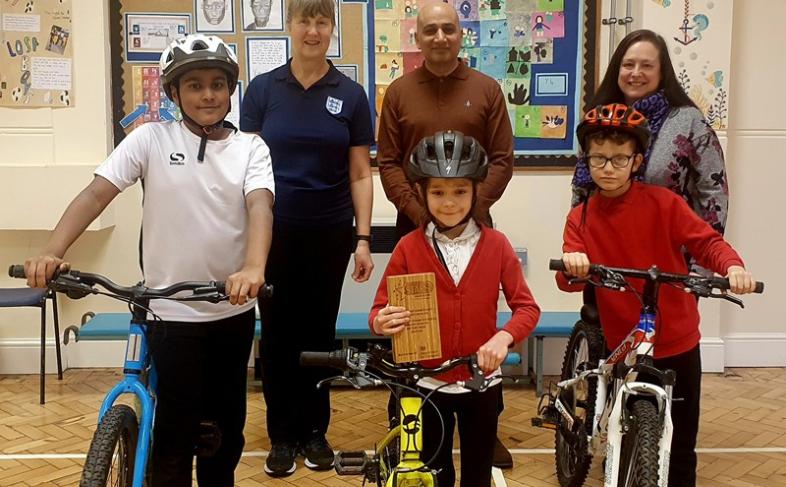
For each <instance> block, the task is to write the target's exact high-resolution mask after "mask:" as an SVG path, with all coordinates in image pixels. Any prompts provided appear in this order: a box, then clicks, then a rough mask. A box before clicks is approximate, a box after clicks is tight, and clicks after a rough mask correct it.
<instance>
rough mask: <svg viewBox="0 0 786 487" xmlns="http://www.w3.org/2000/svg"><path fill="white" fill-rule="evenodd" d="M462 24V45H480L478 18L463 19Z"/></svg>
mask: <svg viewBox="0 0 786 487" xmlns="http://www.w3.org/2000/svg"><path fill="white" fill-rule="evenodd" d="M459 24H460V25H461V32H462V36H461V47H480V25H481V23H480V22H479V21H477V20H462V21H460V22H459Z"/></svg>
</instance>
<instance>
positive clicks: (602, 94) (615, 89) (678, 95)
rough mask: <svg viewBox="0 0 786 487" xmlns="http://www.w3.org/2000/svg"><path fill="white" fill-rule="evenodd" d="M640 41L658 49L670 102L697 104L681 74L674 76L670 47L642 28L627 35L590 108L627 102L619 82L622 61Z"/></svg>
mask: <svg viewBox="0 0 786 487" xmlns="http://www.w3.org/2000/svg"><path fill="white" fill-rule="evenodd" d="M637 42H649V43H650V44H652V45H653V46H655V48H656V49H657V50H658V59H659V61H660V75H661V79H660V83H659V84H658V89H662V90H663V92H664V94H665V95H666V99H667V100H668V101H669V104H670V105H671V106H672V107H683V106H692V107H696V104H695V103H694V102H693V100H691V99H690V97H689V96H688V95H687V94H686V93H685V90H683V89H682V85H680V82H679V81H678V80H677V75H676V74H675V73H674V66H673V65H672V64H671V57H670V56H669V47H668V46H667V45H666V41H665V40H664V39H663V37H661V36H660V35H659V34H657V33H655V32H653V31H651V30H648V29H639V30H634V31H633V32H631V33H630V34H628V35H626V36H625V38H624V39H622V41H620V43H619V45H618V46H617V49H616V50H615V51H614V54H613V55H612V56H611V59H610V60H609V67H608V68H607V69H606V75H605V76H604V77H603V81H601V83H600V86H599V87H598V90H597V91H596V92H595V96H594V97H593V99H592V100H591V101H590V103H589V107H595V106H598V105H606V104H608V103H624V102H625V95H624V94H623V93H622V90H621V89H620V87H619V82H618V81H617V80H618V78H619V74H620V67H621V66H622V58H623V57H625V53H626V52H628V49H629V48H630V46H632V45H633V44H635V43H637Z"/></svg>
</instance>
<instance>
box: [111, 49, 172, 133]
mask: <svg viewBox="0 0 786 487" xmlns="http://www.w3.org/2000/svg"><path fill="white" fill-rule="evenodd" d="M131 76H132V89H133V109H132V110H131V111H130V112H129V113H127V114H125V116H124V117H123V118H122V119H121V120H120V126H121V127H123V128H124V129H128V127H131V130H133V129H135V128H136V127H138V126H140V125H142V124H143V123H147V122H158V121H165V120H180V110H179V109H178V107H177V105H176V104H175V103H174V102H173V101H172V100H170V99H169V98H167V96H166V93H165V92H164V89H163V88H162V86H161V74H160V69H159V66H158V65H157V64H149V65H142V64H140V65H135V66H133V67H132V68H131Z"/></svg>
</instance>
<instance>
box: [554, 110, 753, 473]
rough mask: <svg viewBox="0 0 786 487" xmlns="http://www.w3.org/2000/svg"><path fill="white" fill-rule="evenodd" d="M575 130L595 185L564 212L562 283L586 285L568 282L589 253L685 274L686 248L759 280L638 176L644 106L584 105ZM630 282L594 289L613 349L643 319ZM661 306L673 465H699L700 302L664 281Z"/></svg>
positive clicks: (736, 281)
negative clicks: (627, 287) (622, 288)
mask: <svg viewBox="0 0 786 487" xmlns="http://www.w3.org/2000/svg"><path fill="white" fill-rule="evenodd" d="M576 135H577V137H578V139H579V142H580V144H581V147H582V150H583V151H584V153H585V158H586V160H587V162H588V165H589V170H590V175H591V176H592V181H593V184H594V188H593V189H594V191H593V192H592V193H590V196H589V198H588V199H587V200H586V201H585V202H584V203H582V204H581V205H579V206H577V207H575V208H573V210H571V212H570V214H569V215H568V221H567V223H566V224H565V233H564V237H563V240H564V243H563V245H562V249H563V252H564V253H563V255H562V260H563V262H564V263H565V268H566V271H565V272H564V273H557V285H558V286H559V288H560V289H562V290H563V291H570V292H580V291H582V290H583V287H584V285H583V284H581V283H578V284H570V283H569V279H571V278H573V277H578V278H582V277H586V276H587V273H588V272H589V265H590V262H592V263H597V264H603V265H608V266H613V267H627V268H638V269H643V268H648V267H650V266H652V265H656V266H658V268H659V269H660V270H661V271H664V272H670V273H675V274H687V273H688V264H687V262H686V260H685V257H684V255H683V252H682V248H683V247H685V248H686V249H687V250H688V252H689V253H690V255H692V256H693V257H695V258H696V261H697V263H698V264H699V265H701V266H702V267H706V268H708V269H710V270H712V271H714V272H717V273H719V274H722V275H724V276H726V277H727V278H728V279H729V284H730V285H731V286H730V287H731V291H732V292H734V293H736V294H745V293H749V292H752V291H753V289H754V288H755V284H756V281H754V280H753V277H752V276H751V274H750V273H749V272H748V271H746V270H745V268H744V264H743V262H742V259H741V258H740V256H739V255H738V254H737V252H735V251H734V249H733V248H732V247H731V246H730V245H729V244H728V243H726V242H725V241H724V240H723V237H721V235H720V234H719V233H718V232H717V231H715V230H714V229H713V228H712V227H710V226H709V224H707V223H706V222H705V221H703V220H702V219H701V218H699V217H698V216H697V215H696V213H694V211H693V210H692V209H691V208H690V207H689V206H688V204H687V203H686V202H685V200H683V199H682V197H681V196H680V195H678V194H676V193H674V192H672V191H670V190H669V189H667V188H663V187H660V186H652V185H648V184H643V183H639V182H635V181H633V176H634V174H635V173H636V171H637V170H638V169H639V167H640V166H641V163H642V161H643V159H644V156H643V155H642V154H643V152H644V149H645V148H646V147H647V143H648V142H649V138H650V131H649V128H648V126H647V120H646V119H645V117H644V115H642V114H641V113H640V112H638V111H636V110H635V109H633V108H631V107H628V106H626V105H623V104H611V105H604V106H599V107H597V108H595V109H593V110H590V111H589V112H588V113H587V115H586V116H585V117H584V120H583V121H582V122H581V123H580V124H579V126H578V127H577V129H576ZM632 286H633V287H634V288H635V289H633V290H632V291H634V292H626V293H620V292H616V291H613V290H608V289H602V288H598V289H596V297H597V307H598V312H599V315H600V322H601V326H602V328H603V335H604V337H605V339H606V346H607V348H608V349H611V350H613V349H615V348H616V347H617V346H618V345H619V344H620V343H621V342H622V340H623V339H625V337H626V336H627V334H628V332H630V327H631V324H632V323H635V322H636V321H637V320H638V317H639V309H640V306H641V303H640V302H639V299H638V297H637V296H638V295H639V294H641V292H642V288H643V284H642V283H637V282H633V283H632ZM658 309H659V313H658V321H657V323H656V326H657V327H658V335H657V344H656V346H655V357H654V366H655V367H656V368H658V369H661V370H665V369H672V370H674V371H675V372H676V373H677V381H676V384H675V387H674V391H673V396H674V402H673V403H672V410H671V416H672V422H673V424H674V435H673V437H672V442H671V465H670V468H671V470H673V471H675V472H685V471H695V468H696V451H695V448H696V435H697V433H698V429H699V398H700V396H701V354H700V351H699V338H700V332H699V310H698V306H697V302H696V298H695V297H694V296H692V295H690V294H688V293H686V292H684V291H683V290H682V289H680V288H677V287H672V286H663V287H662V288H661V293H660V301H659V303H658ZM672 483H673V482H671V481H670V482H669V485H672Z"/></svg>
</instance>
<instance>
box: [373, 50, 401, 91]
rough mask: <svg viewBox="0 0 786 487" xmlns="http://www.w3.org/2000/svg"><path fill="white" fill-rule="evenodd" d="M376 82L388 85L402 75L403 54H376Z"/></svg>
mask: <svg viewBox="0 0 786 487" xmlns="http://www.w3.org/2000/svg"><path fill="white" fill-rule="evenodd" d="M375 59H376V63H377V65H376V80H377V84H380V85H389V84H390V83H392V82H393V81H394V80H396V79H398V78H400V77H401V76H403V75H404V70H403V67H404V56H403V54H402V53H400V52H388V53H382V54H377V55H376V57H375Z"/></svg>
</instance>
